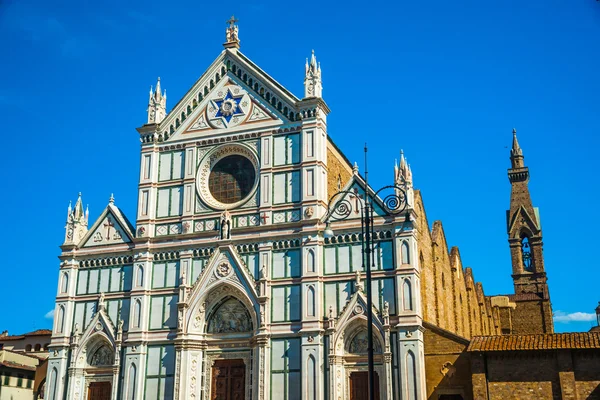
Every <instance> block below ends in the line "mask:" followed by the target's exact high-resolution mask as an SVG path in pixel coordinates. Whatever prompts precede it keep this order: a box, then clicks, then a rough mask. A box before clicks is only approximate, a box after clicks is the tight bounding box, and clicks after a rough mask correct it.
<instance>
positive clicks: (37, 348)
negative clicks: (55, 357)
mask: <svg viewBox="0 0 600 400" xmlns="http://www.w3.org/2000/svg"><path fill="white" fill-rule="evenodd" d="M41 350H42V345H41V344H39V343H38V344H36V345H35V351H41Z"/></svg>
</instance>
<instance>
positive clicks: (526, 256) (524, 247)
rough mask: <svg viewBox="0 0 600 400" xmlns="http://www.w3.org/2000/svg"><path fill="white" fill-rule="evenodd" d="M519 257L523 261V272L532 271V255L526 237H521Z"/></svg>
mask: <svg viewBox="0 0 600 400" xmlns="http://www.w3.org/2000/svg"><path fill="white" fill-rule="evenodd" d="M521 257H522V259H523V268H524V269H525V271H529V272H532V271H533V253H532V252H531V245H530V243H529V238H528V237H527V235H523V236H522V237H521Z"/></svg>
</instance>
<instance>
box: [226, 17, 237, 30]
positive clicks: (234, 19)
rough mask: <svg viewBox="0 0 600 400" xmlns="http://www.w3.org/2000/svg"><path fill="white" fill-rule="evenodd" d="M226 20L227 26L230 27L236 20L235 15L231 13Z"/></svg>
mask: <svg viewBox="0 0 600 400" xmlns="http://www.w3.org/2000/svg"><path fill="white" fill-rule="evenodd" d="M226 22H227V23H228V24H229V28H230V29H231V28H233V27H234V26H235V24H236V22H238V20H237V19H236V18H235V15H232V16H231V18H229V19H228V20H227V21H226Z"/></svg>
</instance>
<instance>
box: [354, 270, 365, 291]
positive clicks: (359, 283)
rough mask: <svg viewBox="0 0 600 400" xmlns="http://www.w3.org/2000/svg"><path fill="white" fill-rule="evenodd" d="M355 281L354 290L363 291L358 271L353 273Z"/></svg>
mask: <svg viewBox="0 0 600 400" xmlns="http://www.w3.org/2000/svg"><path fill="white" fill-rule="evenodd" d="M354 274H355V276H356V277H355V279H356V290H360V291H362V290H363V285H362V277H361V275H360V271H356V272H355V273H354Z"/></svg>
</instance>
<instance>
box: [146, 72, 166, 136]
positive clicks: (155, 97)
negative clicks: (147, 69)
mask: <svg viewBox="0 0 600 400" xmlns="http://www.w3.org/2000/svg"><path fill="white" fill-rule="evenodd" d="M166 115H167V91H166V90H165V91H164V92H161V88H160V77H158V80H157V82H156V90H154V91H152V86H150V99H149V100H148V123H149V124H160V123H161V122H162V120H163V119H165V116H166Z"/></svg>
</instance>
